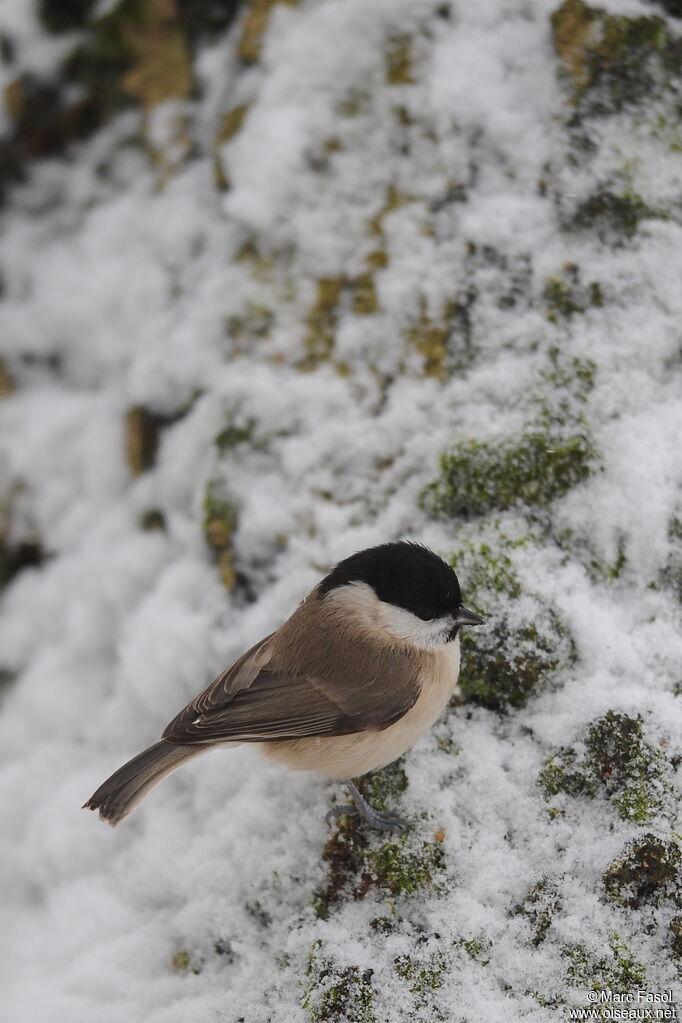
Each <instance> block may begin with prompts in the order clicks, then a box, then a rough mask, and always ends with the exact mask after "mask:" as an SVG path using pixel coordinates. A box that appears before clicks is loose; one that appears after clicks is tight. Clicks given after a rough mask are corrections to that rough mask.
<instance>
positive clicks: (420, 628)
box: [379, 601, 452, 650]
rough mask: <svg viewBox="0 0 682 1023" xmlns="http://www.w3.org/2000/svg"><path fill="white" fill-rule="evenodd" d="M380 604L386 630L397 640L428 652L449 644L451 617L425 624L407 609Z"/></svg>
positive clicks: (447, 616)
mask: <svg viewBox="0 0 682 1023" xmlns="http://www.w3.org/2000/svg"><path fill="white" fill-rule="evenodd" d="M379 604H380V607H381V611H382V615H383V619H384V625H385V627H386V629H387V630H388V631H389V632H390V633H392V634H393V635H394V636H395V637H396V638H397V639H403V640H407V641H408V642H410V643H414V645H415V646H420V647H424V648H425V649H426V650H430V649H432V648H433V647H434V646H442V644H443V643H447V641H448V637H449V635H450V632H451V631H452V618H451V617H450V615H446V616H445V617H444V618H433V619H432V620H431V621H428V622H425V621H423V620H422V619H421V618H417V616H416V615H413V614H412V612H411V611H406V610H405V608H402V607H396V606H395V605H394V604H385V603H384V602H383V601H379Z"/></svg>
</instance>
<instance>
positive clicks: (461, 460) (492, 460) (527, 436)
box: [423, 426, 595, 519]
mask: <svg viewBox="0 0 682 1023" xmlns="http://www.w3.org/2000/svg"><path fill="white" fill-rule="evenodd" d="M594 462H595V451H594V447H593V445H592V443H591V441H590V439H589V437H587V436H586V435H585V434H583V433H579V434H573V435H568V436H561V435H560V434H553V433H552V432H550V431H548V430H547V429H545V428H543V427H541V426H530V427H528V428H527V429H526V430H524V431H523V432H522V433H520V434H518V435H517V436H516V437H511V438H509V437H505V438H503V439H500V440H499V441H497V442H492V441H478V440H464V441H459V442H458V443H457V444H455V445H453V447H451V448H450V449H449V451H446V452H445V453H444V454H443V455H442V456H441V475H440V478H439V479H437V480H435V481H434V482H433V483H431V484H429V486H428V487H427V488H426V490H425V491H424V494H423V501H424V505H425V507H426V508H427V509H428V510H429V511H430V512H431V513H432V514H434V515H441V516H447V517H448V518H461V519H471V518H475V517H476V516H481V515H486V514H488V513H490V512H492V511H504V510H506V509H509V508H513V507H514V506H516V505H526V506H542V505H547V504H549V503H550V502H551V501H553V500H554V499H555V498H557V497H561V496H563V495H564V494H565V493H567V492H568V491H569V490H570V489H571V488H572V487H574V486H577V484H579V483H581V482H582V481H583V480H585V479H586V478H587V477H588V476H589V474H590V472H591V470H592V467H593V465H594Z"/></svg>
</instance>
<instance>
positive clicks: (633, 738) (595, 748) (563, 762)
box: [538, 710, 667, 824]
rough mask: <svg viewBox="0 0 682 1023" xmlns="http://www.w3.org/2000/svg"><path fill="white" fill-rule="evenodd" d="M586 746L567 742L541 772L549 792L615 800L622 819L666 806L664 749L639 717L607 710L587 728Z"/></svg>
mask: <svg viewBox="0 0 682 1023" xmlns="http://www.w3.org/2000/svg"><path fill="white" fill-rule="evenodd" d="M581 745H582V750H581V752H578V751H577V750H576V749H575V748H574V747H562V748H561V749H560V750H559V751H558V752H557V753H556V754H554V756H552V757H550V758H549V759H548V760H547V761H546V763H545V766H544V768H543V769H542V771H541V772H540V776H539V779H538V781H539V784H540V787H541V788H542V790H543V792H544V794H545V798H546V799H551V798H552V797H554V796H556V795H558V794H559V793H566V794H567V795H569V796H574V797H575V796H588V797H594V796H596V795H598V794H601V795H603V796H605V797H606V798H607V799H609V800H610V801H611V803H612V804H613V806H614V807H615V809H616V810H617V812H618V814H619V816H620V817H622V818H623V820H628V821H633V822H635V823H637V824H644V823H646V822H647V821H649V820H650V819H651V818H652V817H653V816H655V815H656V814H658V813H660V812H662V810H663V809H664V805H665V796H666V792H667V780H666V772H665V762H664V758H663V755H662V754H661V752H660V751H659V750H657V749H656V748H655V747H653V746H651V745H650V744H649V743H648V742H647V741H646V738H645V736H644V728H643V722H642V719H641V718H640V717H637V718H632V717H629V716H628V715H627V714H621V713H618V712H616V711H612V710H610V711H608V713H606V714H605V715H604V716H603V717H601V718H597V720H596V721H594V722H593V723H592V724H591V725H590V726H589V727H588V729H587V731H586V734H585V737H584V739H583V742H582V744H581Z"/></svg>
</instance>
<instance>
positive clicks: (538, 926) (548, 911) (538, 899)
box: [516, 877, 561, 948]
mask: <svg viewBox="0 0 682 1023" xmlns="http://www.w3.org/2000/svg"><path fill="white" fill-rule="evenodd" d="M560 910H561V899H560V897H559V893H558V891H557V888H556V885H555V884H554V882H553V881H551V880H550V879H549V878H546V877H544V878H543V879H542V880H541V881H538V882H537V884H534V885H533V886H532V888H530V889H529V891H528V893H527V895H526V897H525V898H524V900H523V902H522V903H521V904H520V905H519V906H517V907H516V913H517V914H518V915H519V916H523V917H525V918H526V920H528V923H529V924H530V928H531V939H530V943H531V945H534V946H535V947H536V948H537V946H538V945H541V944H542V942H543V941H544V940H545V938H546V937H547V932H548V930H549V928H550V926H551V924H552V920H553V918H554V916H555V914H556V913H558V912H560Z"/></svg>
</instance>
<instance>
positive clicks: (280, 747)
mask: <svg viewBox="0 0 682 1023" xmlns="http://www.w3.org/2000/svg"><path fill="white" fill-rule="evenodd" d="M482 624H483V619H482V618H480V617H479V616H478V615H477V614H474V613H473V611H469V610H467V608H466V607H463V606H462V599H461V595H460V590H459V582H458V581H457V576H456V575H455V573H454V571H453V570H452V568H450V566H449V565H448V564H446V562H445V561H443V560H442V559H441V558H439V557H438V555H437V554H434V553H433V552H432V551H430V550H428V549H427V548H426V547H423V546H421V545H420V544H417V543H410V542H406V541H400V542H397V543H386V544H383V545H382V546H380V547H372V548H369V549H368V550H364V551H359V552H358V553H357V554H353V555H351V557H349V558H346V559H345V560H344V561H341V562H340V563H339V564H338V565H337V566H336V568H334V569H333V570H332V571H331V572H330V573H329V575H327V576H326V577H325V578H324V579H323V580H322V581H321V582H320V583H318V585H317V586H315V588H314V589H313V590H312V591H311V593H310V594H309V595H308V596H307V597H306V598H305V599H304V601H303V603H302V604H300V605H299V607H298V608H297V609H296V610H295V611H294V613H293V614H292V615H291V617H290V618H288V619H287V621H286V622H284V624H283V625H282V626H280V628H279V629H278V630H277V631H276V632H273V633H271V635H269V636H266V637H265V639H262V640H261V641H260V643H256V645H255V646H253V647H251V649H250V650H248V651H247V652H246V653H245V654H243V655H242V656H241V657H240V658H239V659H238V660H237V661H235V662H234V664H232V665H231V666H230V667H229V668H227V669H226V670H225V671H223V672H222V674H220V675H218V677H217V678H216V679H215V680H214V681H213V682H212V683H211V684H210V686H209V687H208V688H207V689H205V690H204V692H203V693H201V695H199V696H197V697H196V699H194V700H192V702H191V703H190V704H188V706H187V707H185V709H184V710H183V711H181V712H180V714H178V716H177V717H176V718H174V719H173V721H171V723H170V724H169V725H168V727H167V728H166V730H165V732H164V733H163V736H162V739H161V742H157V743H156V744H155V745H154V746H150V747H149V749H146V750H144V751H143V752H142V753H140V754H138V756H136V757H133V759H132V760H130V761H128V763H127V764H124V766H123V767H121V768H119V770H118V771H116V772H115V773H114V774H112V775H111V777H110V778H108V779H107V781H105V782H104V784H103V785H100V787H99V788H98V789H97V791H96V792H95V793H94V795H92V796H91V797H90V799H89V800H88V801H87V803H86V804H85V806H86V807H87V808H88V809H90V810H99V813H100V817H102V818H104V820H107V821H108V822H109V823H110V824H112V825H113V824H118V822H119V821H120V820H122V819H123V818H124V817H125V816H126V815H127V814H128V813H129V812H130V811H131V810H132V809H133V807H134V806H135V805H136V804H137V803H138V802H139V801H140V800H141V799H142V798H143V796H145V795H146V794H147V792H149V790H150V789H151V788H152V787H153V786H154V785H156V783H157V782H159V781H161V779H162V778H164V777H165V776H166V775H167V774H170V772H171V771H174V770H175V768H176V767H179V766H180V764H182V763H184V762H185V761H186V760H190V759H191V758H192V757H195V756H197V754H199V753H203V752H204V751H205V750H207V749H210V748H212V747H214V746H223V745H232V744H235V745H236V744H239V743H243V742H249V743H254V744H256V745H257V748H258V749H259V750H260V751H261V752H262V753H264V754H265V755H266V756H267V757H269V758H270V759H271V760H274V761H277V762H279V763H280V764H283V765H284V766H285V767H288V768H292V769H294V770H304V771H316V772H317V773H318V774H320V775H322V776H323V777H326V778H331V779H339V780H343V781H344V782H345V783H346V785H347V786H348V788H349V790H350V793H351V796H352V798H353V803H354V804H355V809H356V810H357V812H358V813H359V814H360V815H361V816H362V817H364V818H365V819H366V820H367V821H368V823H370V824H371V825H373V826H375V827H401V826H403V825H404V824H405V823H406V822H405V821H403V820H402V819H401V818H400V817H397V816H396V815H395V814H391V813H385V812H380V811H378V810H375V809H373V808H372V807H370V806H369V804H368V803H367V802H366V801H365V800H364V799H363V797H362V796H361V794H360V792H359V791H358V790H357V788H356V787H355V785H353V783H352V781H351V779H352V778H356V777H358V776H360V775H363V774H366V773H367V772H368V771H374V770H376V769H378V768H380V767H383V766H385V765H386V764H389V763H391V761H393V760H396V759H397V757H399V756H401V754H403V753H404V752H405V751H406V750H407V749H409V748H410V747H411V746H412V745H413V744H414V743H415V742H416V741H417V739H418V738H419V737H420V736H421V735H423V734H424V732H426V731H427V730H428V729H429V728H430V727H431V726H432V725H433V724H434V722H435V721H436V719H437V718H438V717H439V715H440V714H441V712H442V711H443V709H444V708H445V705H446V704H447V702H448V700H449V699H450V698H451V696H452V695H453V693H454V692H455V689H456V686H457V676H458V674H459V636H458V633H459V629H460V628H461V627H462V626H463V625H482ZM348 809H352V808H349V807H342V808H340V810H339V811H337V812H345V811H347V810H348Z"/></svg>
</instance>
